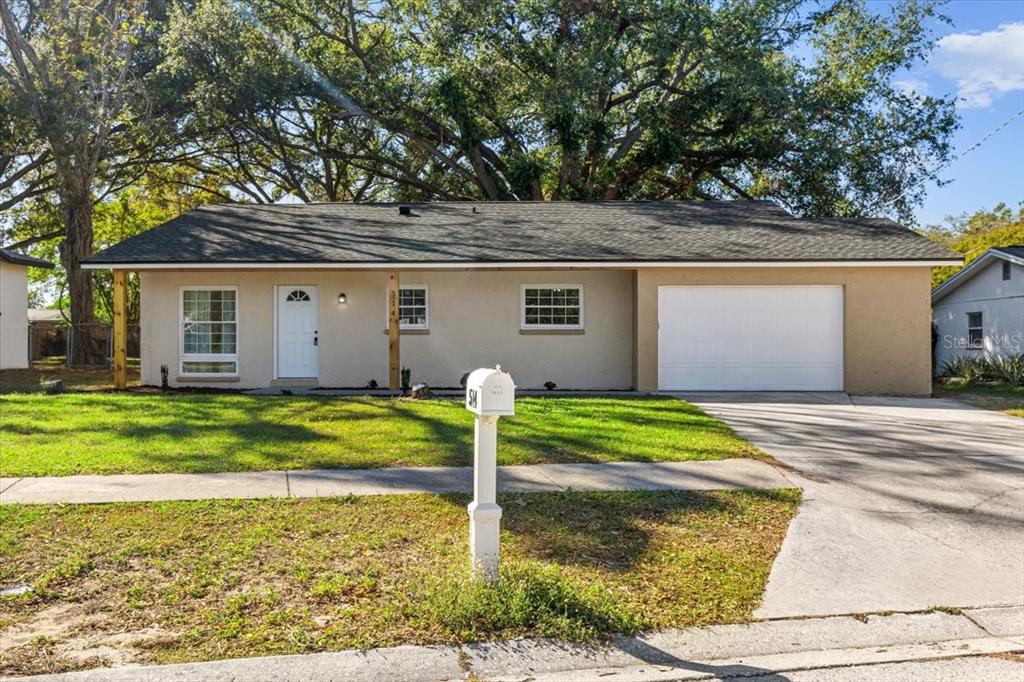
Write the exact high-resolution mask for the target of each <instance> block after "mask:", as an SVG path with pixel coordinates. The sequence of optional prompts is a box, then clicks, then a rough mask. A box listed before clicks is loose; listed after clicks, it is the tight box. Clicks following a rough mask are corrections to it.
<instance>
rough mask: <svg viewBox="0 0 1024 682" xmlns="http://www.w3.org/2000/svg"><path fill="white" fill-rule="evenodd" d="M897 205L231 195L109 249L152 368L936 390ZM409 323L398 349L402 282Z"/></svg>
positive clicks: (336, 376) (152, 379) (921, 246)
mask: <svg viewBox="0 0 1024 682" xmlns="http://www.w3.org/2000/svg"><path fill="white" fill-rule="evenodd" d="M960 262H961V259H960V257H959V256H956V255H955V254H953V253H951V252H950V251H948V250H946V249H945V248H944V247H942V246H939V245H938V244H936V243H934V242H931V241H929V240H927V239H925V238H924V237H921V236H919V235H917V234H915V233H914V232H912V231H910V230H908V229H906V228H903V227H901V226H899V225H897V224H895V223H893V222H890V221H886V220H855V219H829V220H804V219H798V218H794V217H793V216H791V215H790V214H789V213H787V212H786V211H784V210H782V209H780V208H778V207H777V206H775V205H773V204H771V203H768V202H755V201H749V202H747V201H743V202H730V201H707V202H557V203H554V202H552V203H544V202H493V203H472V202H463V203H429V204H412V205H402V206H399V205H391V204H341V203H333V204H277V205H258V206H253V205H237V204H232V205H213V206H204V207H201V208H199V209H196V210H194V211H191V212H189V213H186V214H184V215H182V216H180V217H178V218H176V219H174V220H171V221H170V222H168V223H165V224H164V225H161V226H159V227H157V228H155V229H152V230H150V231H148V232H145V233H143V234H141V235H138V236H136V237H132V238H130V239H128V240H126V241H124V242H122V243H120V244H117V245H115V246H112V247H110V248H108V249H106V250H104V251H102V252H100V253H99V254H96V255H94V256H92V257H90V258H88V259H86V261H85V267H87V268H91V269H100V268H106V269H113V270H115V275H117V271H118V270H127V271H137V272H139V273H140V286H141V326H142V382H143V383H144V384H156V383H159V381H160V367H161V365H166V366H167V367H168V369H169V374H170V382H171V384H172V385H174V386H188V385H197V384H205V385H209V384H210V383H211V382H212V383H214V384H215V385H216V384H220V385H224V386H225V387H232V386H234V387H239V388H254V387H264V386H268V385H317V386H321V387H363V386H366V385H367V383H368V382H369V381H371V380H373V381H375V382H378V383H380V384H381V385H387V384H388V383H391V382H393V381H394V380H393V379H391V381H390V382H389V381H386V380H385V379H390V378H391V377H394V376H395V375H396V374H397V366H396V364H397V362H399V360H398V357H396V356H399V355H400V363H401V365H402V366H405V367H408V368H409V369H410V370H411V372H412V381H413V382H420V381H423V382H427V383H429V384H431V385H433V386H436V387H454V386H458V385H459V381H460V378H461V377H462V376H463V374H464V373H465V372H467V371H469V370H471V369H474V368H476V367H481V366H494V365H495V364H496V363H500V364H501V365H502V367H503V368H505V369H507V370H509V371H511V372H512V376H513V377H515V380H516V383H517V384H518V385H519V387H520V388H524V389H534V388H540V387H543V386H544V384H545V382H548V381H552V382H555V383H556V384H557V386H558V387H559V388H564V389H572V388H577V389H631V388H635V389H638V390H641V391H656V390H821V391H825V390H835V391H839V390H846V391H849V392H851V393H862V394H863V393H894V394H920V395H923V394H928V393H929V392H930V391H931V354H930V352H929V336H930V326H931V324H930V322H931V319H930V306H929V292H930V271H931V267H932V266H937V265H951V264H954V265H955V264H959V263H960ZM394 280H398V282H399V284H400V295H399V296H396V297H395V302H396V303H397V304H398V311H397V315H398V317H399V318H400V320H401V322H400V325H399V326H400V331H401V335H400V341H399V340H398V336H397V335H396V338H395V339H393V340H392V343H390V344H389V335H388V319H389V296H388V294H387V291H388V287H389V281H391V282H392V283H393V282H394Z"/></svg>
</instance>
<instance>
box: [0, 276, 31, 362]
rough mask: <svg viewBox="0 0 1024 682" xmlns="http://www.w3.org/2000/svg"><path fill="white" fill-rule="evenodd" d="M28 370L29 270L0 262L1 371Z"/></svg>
mask: <svg viewBox="0 0 1024 682" xmlns="http://www.w3.org/2000/svg"><path fill="white" fill-rule="evenodd" d="M23 367H28V270H27V268H26V267H25V266H24V265H15V264H13V263H7V262H4V261H0V369H18V368H23Z"/></svg>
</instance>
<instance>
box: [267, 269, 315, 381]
mask: <svg viewBox="0 0 1024 682" xmlns="http://www.w3.org/2000/svg"><path fill="white" fill-rule="evenodd" d="M318 298H319V296H318V290H317V287H315V286H306V285H296V286H284V285H279V286H278V287H277V376H278V378H282V379H286V378H304V379H305V378H316V377H318V376H319V374H320V372H319V366H320V362H319V357H320V356H319V353H318V351H319V344H320V340H319V338H318V332H319V326H318V325H319V317H320V316H319V314H318V312H317V311H318V307H317V304H318Z"/></svg>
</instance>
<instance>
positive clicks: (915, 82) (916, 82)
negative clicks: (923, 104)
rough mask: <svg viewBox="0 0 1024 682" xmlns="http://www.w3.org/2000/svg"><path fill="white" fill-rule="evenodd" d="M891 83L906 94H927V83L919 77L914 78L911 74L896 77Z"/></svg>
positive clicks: (922, 95)
mask: <svg viewBox="0 0 1024 682" xmlns="http://www.w3.org/2000/svg"><path fill="white" fill-rule="evenodd" d="M892 84H893V85H895V86H896V89H897V90H899V91H900V92H902V93H903V94H906V95H918V96H921V97H924V96H925V95H927V94H928V83H926V82H925V81H923V80H922V79H920V78H914V77H913V76H907V77H906V78H899V79H896V80H894V81H893V82H892Z"/></svg>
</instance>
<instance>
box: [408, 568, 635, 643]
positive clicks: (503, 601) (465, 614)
mask: <svg viewBox="0 0 1024 682" xmlns="http://www.w3.org/2000/svg"><path fill="white" fill-rule="evenodd" d="M431 592H432V593H433V594H431V597H430V598H429V599H428V603H430V604H432V605H433V607H434V609H435V610H436V613H437V616H438V618H439V619H440V621H441V622H442V623H443V624H444V626H445V627H446V628H447V629H448V630H449V632H451V633H452V634H453V635H455V636H456V637H458V638H460V639H463V640H475V639H487V638H488V637H490V636H493V635H494V634H496V633H501V634H502V636H508V635H510V634H515V633H531V634H533V635H536V636H540V637H553V638H557V639H564V640H569V641H574V642H585V641H588V640H592V639H594V638H596V637H597V636H598V635H599V634H601V633H604V632H627V633H629V632H635V631H636V630H637V629H639V628H640V627H642V625H643V623H642V622H640V620H639V618H638V616H637V615H636V614H634V613H632V612H631V611H629V610H627V609H623V608H622V606H621V604H620V603H619V601H618V600H616V599H615V597H614V596H613V595H612V594H611V592H610V591H609V590H608V589H607V588H605V587H603V586H599V585H580V584H579V583H576V582H575V581H573V580H571V579H570V578H567V577H566V576H564V575H563V574H562V572H561V571H559V570H557V569H556V568H555V567H551V566H543V565H540V564H536V563H533V562H527V563H523V564H511V565H509V564H506V565H505V566H502V567H501V578H500V579H499V580H498V582H497V583H496V584H493V585H489V584H487V583H484V582H477V581H473V580H469V579H467V580H465V581H456V582H448V583H445V584H443V585H436V586H435V588H434V589H433V590H431Z"/></svg>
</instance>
